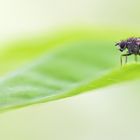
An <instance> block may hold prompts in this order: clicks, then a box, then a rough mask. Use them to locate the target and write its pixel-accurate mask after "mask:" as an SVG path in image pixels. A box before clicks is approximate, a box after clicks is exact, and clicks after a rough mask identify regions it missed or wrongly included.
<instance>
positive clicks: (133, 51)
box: [127, 44, 140, 54]
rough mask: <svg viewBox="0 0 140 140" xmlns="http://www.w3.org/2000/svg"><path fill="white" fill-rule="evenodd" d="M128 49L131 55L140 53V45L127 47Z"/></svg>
mask: <svg viewBox="0 0 140 140" xmlns="http://www.w3.org/2000/svg"><path fill="white" fill-rule="evenodd" d="M127 49H128V52H129V53H130V54H139V53H140V47H139V45H136V44H129V45H128V46H127Z"/></svg>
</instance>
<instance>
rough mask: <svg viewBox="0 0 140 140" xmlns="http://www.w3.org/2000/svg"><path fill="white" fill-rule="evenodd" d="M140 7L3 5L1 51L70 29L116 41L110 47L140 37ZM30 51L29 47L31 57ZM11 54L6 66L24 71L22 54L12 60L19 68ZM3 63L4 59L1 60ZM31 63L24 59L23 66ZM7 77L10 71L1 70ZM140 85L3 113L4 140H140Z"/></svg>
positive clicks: (94, 1) (61, 1)
mask: <svg viewBox="0 0 140 140" xmlns="http://www.w3.org/2000/svg"><path fill="white" fill-rule="evenodd" d="M139 5H140V1H138V0H133V1H131V0H118V1H115V0H4V1H0V18H1V22H0V42H1V47H2V48H4V49H5V47H8V46H9V45H5V44H7V42H11V41H12V40H15V41H17V42H18V40H20V39H21V38H24V37H25V38H34V37H36V36H40V35H43V34H46V33H47V34H48V36H53V35H52V34H51V32H55V31H57V32H61V29H66V30H71V27H74V28H75V29H76V28H83V27H84V28H85V29H86V28H88V30H90V28H91V29H92V28H94V29H96V32H98V30H99V31H101V32H102V34H98V38H100V35H101V36H102V38H111V37H112V38H113V40H112V42H111V43H114V41H118V40H117V39H122V37H124V38H126V37H128V36H135V35H139V33H140V31H139V24H140V18H139V13H140V8H139ZM119 35H120V36H119ZM95 36H96V35H95ZM115 39H116V40H115ZM38 43H40V42H38ZM23 45H24V43H23ZM112 45H113V44H112ZM17 46H18V45H17ZM32 46H34V45H32ZM112 47H113V46H112ZM28 49H29V48H28V46H27V52H28ZM17 50H18V48H17ZM114 50H115V49H114ZM30 51H31V52H32V49H31V50H30ZM13 52H15V51H13ZM11 53H12V50H11V51H9V52H8V54H9V57H8V60H7V62H8V63H7V64H11V66H10V67H11V68H13V69H14V68H16V67H17V66H19V65H18V61H17V58H16V56H18V54H17V53H16V54H15V58H14V59H13V60H15V61H16V62H17V63H16V66H14V65H12V64H13V63H11V61H9V58H10V54H11ZM22 53H23V52H22ZM22 53H20V54H22ZM25 53H26V52H25ZM34 53H35V51H34ZM116 53H117V54H119V53H118V52H116ZM27 56H29V55H28V54H27ZM4 57H5V56H4ZM2 58H3V56H2V55H1V61H2ZM30 58H32V56H29V60H30ZM116 60H117V59H116ZM27 61H28V59H26V58H25V60H24V61H23V62H27ZM23 64H24V63H23ZM5 67H6V69H8V68H9V66H5ZM4 72H5V69H3V70H1V73H4ZM139 83H140V82H139V81H135V82H128V83H124V84H120V85H115V86H112V87H109V88H106V89H101V90H97V91H91V92H90V93H87V94H84V95H79V96H76V97H71V98H66V99H63V100H59V101H55V102H50V103H47V104H40V105H36V106H31V107H27V108H23V109H19V110H13V111H11V112H6V113H3V114H0V139H1V140H93V139H96V140H118V139H122V140H132V139H134V140H139V139H140V135H139V129H140V125H139V124H140V120H139V117H140V111H139V107H140V102H139V98H140V96H139V91H140V90H139Z"/></svg>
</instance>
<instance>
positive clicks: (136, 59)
mask: <svg viewBox="0 0 140 140" xmlns="http://www.w3.org/2000/svg"><path fill="white" fill-rule="evenodd" d="M137 61H138V58H137V54H135V62H137Z"/></svg>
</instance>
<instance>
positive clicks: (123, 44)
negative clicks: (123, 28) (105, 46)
mask: <svg viewBox="0 0 140 140" xmlns="http://www.w3.org/2000/svg"><path fill="white" fill-rule="evenodd" d="M115 46H117V47H118V49H119V50H120V51H121V52H123V51H124V50H125V49H126V48H127V46H128V42H127V41H120V42H118V43H116V44H115Z"/></svg>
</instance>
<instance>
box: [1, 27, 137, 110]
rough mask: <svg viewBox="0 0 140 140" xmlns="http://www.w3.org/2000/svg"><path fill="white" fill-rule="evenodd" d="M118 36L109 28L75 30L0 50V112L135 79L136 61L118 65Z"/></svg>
mask: <svg viewBox="0 0 140 140" xmlns="http://www.w3.org/2000/svg"><path fill="white" fill-rule="evenodd" d="M125 35H126V33H124V34H122V35H121V36H125ZM119 37H120V36H119V33H118V34H116V35H112V31H108V33H107V34H105V33H103V32H102V31H100V30H99V31H95V30H92V31H89V30H84V31H83V30H79V31H71V32H67V33H66V32H62V33H58V34H57V35H55V36H53V35H52V36H51V37H46V36H45V35H44V36H42V37H39V38H38V39H37V38H36V39H31V40H24V41H19V42H17V43H13V44H12V45H11V46H10V47H6V49H1V53H0V62H1V68H2V69H1V71H0V74H1V76H2V77H1V79H0V110H1V111H3V110H6V109H10V108H17V107H21V106H26V105H31V104H35V103H41V102H46V101H51V100H56V99H60V98H64V97H68V96H73V95H76V94H79V93H82V92H84V91H87V90H90V89H97V88H101V87H105V86H108V85H112V84H116V83H119V82H122V81H128V80H132V79H138V78H140V74H139V70H140V65H139V64H130V65H127V66H125V67H122V68H120V64H119V63H120V62H119V55H120V54H119V51H118V50H117V48H115V47H114V42H115V41H116V39H119Z"/></svg>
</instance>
